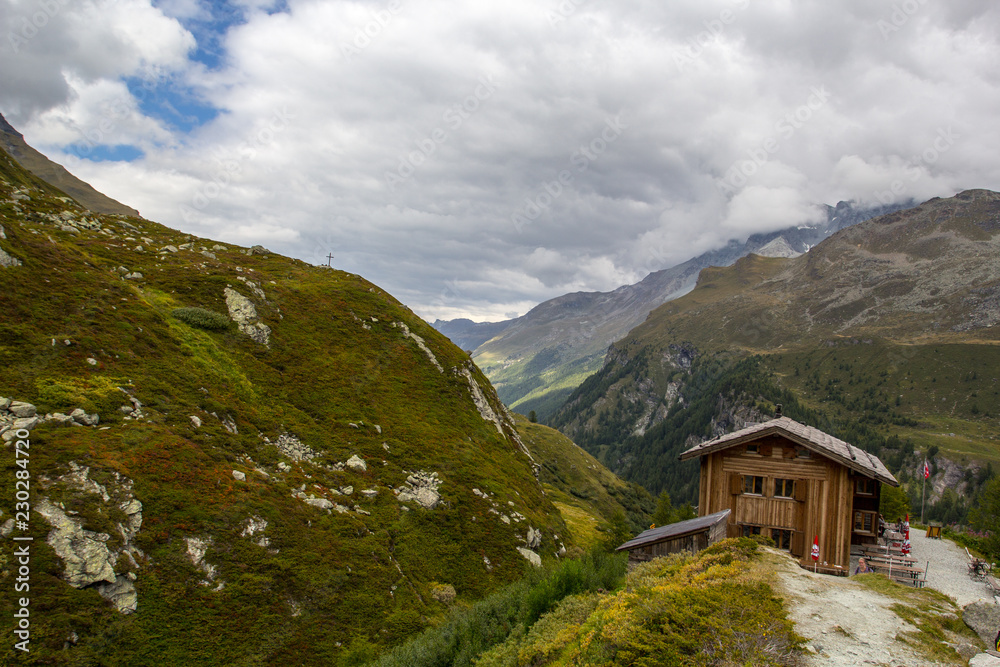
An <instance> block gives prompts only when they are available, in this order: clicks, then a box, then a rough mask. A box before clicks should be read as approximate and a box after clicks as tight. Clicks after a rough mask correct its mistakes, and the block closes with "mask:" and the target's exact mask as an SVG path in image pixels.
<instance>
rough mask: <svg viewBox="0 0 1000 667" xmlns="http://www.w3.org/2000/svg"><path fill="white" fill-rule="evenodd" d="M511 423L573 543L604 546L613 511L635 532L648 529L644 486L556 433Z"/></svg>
mask: <svg viewBox="0 0 1000 667" xmlns="http://www.w3.org/2000/svg"><path fill="white" fill-rule="evenodd" d="M515 419H516V422H517V429H518V432H519V433H520V434H521V439H522V440H523V441H524V443H525V445H527V446H528V448H529V449H530V450H531V453H532V454H533V455H534V456H535V458H536V459H538V461H539V462H541V468H540V470H539V473H540V474H539V477H538V478H539V480H540V481H541V482H542V486H543V487H544V488H545V491H546V493H547V494H548V496H549V498H550V499H551V500H552V503H553V504H554V505H555V506H556V507H557V508H558V509H559V513H560V514H561V515H562V518H563V520H564V521H565V522H566V527H567V529H568V530H569V534H570V537H571V538H572V541H573V543H574V544H576V545H578V546H579V547H581V548H583V549H588V548H591V547H594V546H597V545H598V544H600V543H601V542H603V541H604V540H605V532H606V528H607V526H608V524H610V523H611V521H612V519H613V518H614V516H615V514H616V513H617V512H622V513H624V514H625V516H626V517H627V518H628V519H629V523H630V527H631V529H632V531H633V533H635V534H638V533H640V532H642V531H643V530H645V529H646V528H647V527H648V524H649V521H650V515H651V514H652V513H653V511H654V510H655V503H654V501H653V498H652V497H651V496H650V495H649V493H648V492H647V491H646V490H645V489H644V488H642V487H641V486H638V485H637V484H629V483H627V482H624V481H622V480H621V479H620V478H619V477H618V476H616V475H615V474H614V473H612V472H611V471H610V470H608V469H607V468H605V467H604V466H603V465H602V464H601V463H600V462H598V461H597V459H595V458H594V457H593V456H591V455H590V454H588V453H587V452H586V451H584V450H583V449H581V448H580V447H578V446H577V445H576V444H575V443H574V442H573V441H572V440H570V439H569V438H567V437H566V436H565V435H563V434H562V433H560V432H559V431H557V430H555V429H553V428H549V427H548V426H543V425H542V424H533V423H531V422H529V421H528V420H527V419H526V418H524V417H523V416H521V415H515Z"/></svg>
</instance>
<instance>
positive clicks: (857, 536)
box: [681, 418, 898, 570]
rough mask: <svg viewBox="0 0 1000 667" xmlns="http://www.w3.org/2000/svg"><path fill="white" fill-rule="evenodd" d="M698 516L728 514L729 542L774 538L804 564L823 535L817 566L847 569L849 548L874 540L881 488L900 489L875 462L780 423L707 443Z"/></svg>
mask: <svg viewBox="0 0 1000 667" xmlns="http://www.w3.org/2000/svg"><path fill="white" fill-rule="evenodd" d="M694 456H698V457H700V459H701V480H700V482H701V484H700V489H699V498H698V511H699V514H701V515H707V514H713V513H716V512H719V511H721V510H726V509H728V510H730V514H729V518H728V521H727V534H728V536H729V537H737V536H740V535H750V534H760V535H764V536H767V537H771V538H772V539H773V540H774V542H775V544H777V545H778V547H779V548H782V549H785V550H787V551H789V552H790V553H791V554H792V555H793V556H795V557H796V558H799V559H800V560H801V562H802V563H803V564H811V563H812V559H811V553H810V552H811V547H812V544H813V539H814V537H815V536H819V563H820V565H822V564H824V563H827V564H828V565H829V566H830V567H833V568H837V567H840V568H843V569H844V570H846V569H847V568H848V567H849V566H850V549H851V544H865V543H873V542H875V541H876V539H877V537H878V529H879V515H878V506H879V493H880V488H881V483H883V482H884V483H889V484H892V485H894V486H896V485H898V482H896V480H895V478H894V477H893V476H892V475H891V474H890V473H889V472H888V470H886V469H885V467H884V466H883V465H882V463H881V461H879V460H878V459H877V458H876V457H874V456H871V455H869V454H867V453H866V452H863V451H861V450H859V449H858V448H856V447H853V446H852V445H849V444H847V443H844V442H843V441H840V440H837V439H835V438H832V437H831V436H829V435H827V434H825V433H822V432H820V431H817V430H816V429H812V428H810V427H806V426H803V425H802V424H798V423H797V422H793V421H792V420H790V419H788V418H779V419H776V420H772V421H771V422H766V423H765V424H759V425H755V426H753V427H750V428H747V429H744V430H743V431H737V432H736V433H732V434H729V435H727V436H723V437H722V438H716V439H715V440H714V441H709V442H707V443H702V444H701V445H699V446H697V447H694V448H692V449H690V450H688V451H687V452H685V453H684V454H682V455H681V458H682V459H686V458H693V457H694Z"/></svg>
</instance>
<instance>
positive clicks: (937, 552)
mask: <svg viewBox="0 0 1000 667" xmlns="http://www.w3.org/2000/svg"><path fill="white" fill-rule="evenodd" d="M910 543H911V545H912V547H913V548H912V555H913V557H914V558H917V559H918V560H919V564H920V566H921V567H928V570H927V585H928V586H930V587H933V588H936V589H937V590H939V591H941V592H943V593H945V594H946V595H948V596H950V597H952V598H953V599H954V600H955V602H956V603H957V604H958V605H959V606H964V605H967V604H969V603H971V602H975V601H977V600H987V601H992V600H993V596H992V595H991V594H990V592H989V589H988V588H987V587H986V584H985V583H983V582H981V581H976V580H974V579H972V578H971V577H969V575H968V567H967V565H966V563H967V561H968V558H967V557H966V554H965V550H964V549H962V548H961V547H958V546H956V545H955V544H954V543H952V542H949V541H947V540H928V539H927V538H926V535H925V533H924V531H922V530H916V529H911V530H910ZM856 562H857V558H854V559H852V564H851V571H852V572H853V571H854V566H855V565H856ZM778 572H779V580H780V581H779V582H778V586H779V587H780V588H781V589H782V590H783V591H784V593H785V598H786V600H787V602H788V607H789V617H790V618H791V620H792V621H794V622H795V630H796V632H798V633H799V634H800V635H802V636H803V637H806V638H807V640H808V646H809V650H810V652H811V655H809V656H807V658H806V661H805V664H806V665H808V666H809V667H813V666H820V665H823V666H826V667H856V666H857V665H891V666H893V667H913V666H915V665H926V664H927V662H926V661H925V660H923V659H922V658H921V657H920V656H919V655H917V654H916V653H914V652H913V651H912V650H911V649H910V648H909V647H908V646H906V645H905V644H903V643H902V642H899V641H897V640H896V636H897V634H899V633H900V632H908V631H912V630H914V629H915V628H914V627H913V626H911V625H910V624H909V623H907V622H906V621H904V620H903V619H901V618H900V617H899V616H897V615H896V614H895V613H894V612H893V611H892V610H891V609H890V606H891V605H892V604H894V603H895V602H896V600H893V599H890V598H887V597H885V596H883V595H880V594H878V593H875V592H873V591H871V590H869V589H867V588H864V587H862V586H861V585H860V584H858V583H856V582H855V581H853V580H852V579H850V578H847V577H833V576H828V575H822V574H813V573H812V572H809V571H807V570H803V569H802V568H800V567H799V566H798V565H797V564H796V563H795V562H794V561H792V560H791V559H789V558H787V557H785V558H784V559H783V560H782V561H781V562H780V564H779V568H778Z"/></svg>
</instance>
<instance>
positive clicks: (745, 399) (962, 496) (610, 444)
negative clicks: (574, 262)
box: [551, 190, 1000, 520]
mask: <svg viewBox="0 0 1000 667" xmlns="http://www.w3.org/2000/svg"><path fill="white" fill-rule="evenodd" d="M998 368H1000V194H998V193H995V192H990V191H986V190H971V191H966V192H963V193H960V194H958V195H956V196H955V197H952V198H950V199H932V200H930V201H928V202H925V203H924V204H922V205H920V206H919V207H916V208H913V209H909V210H906V211H898V212H895V213H891V214H889V215H884V216H881V217H879V218H875V219H872V220H868V221H866V222H862V223H860V224H857V225H854V226H852V227H849V228H846V229H843V230H841V231H839V232H837V233H836V234H834V235H833V236H831V237H830V238H828V239H827V240H825V241H823V242H822V243H820V244H819V245H817V246H816V247H815V248H813V249H812V250H811V251H810V252H809V253H808V254H806V255H802V256H799V257H796V258H792V259H775V258H763V257H759V256H756V255H750V256H748V257H744V258H742V259H740V260H739V261H737V262H736V263H735V264H734V265H733V266H731V267H725V268H708V269H705V270H703V271H702V272H701V275H700V277H699V279H698V285H697V287H696V288H695V289H694V290H693V291H691V292H690V293H689V294H687V295H685V296H683V297H681V298H679V299H676V300H674V301H671V302H669V303H666V304H664V305H662V306H660V307H659V308H657V309H656V310H654V311H653V312H652V313H651V314H650V316H649V318H648V319H647V320H646V321H645V322H643V323H642V324H641V325H639V326H638V327H636V328H635V329H633V330H632V331H631V332H630V334H629V335H628V336H627V337H626V338H625V339H623V340H621V341H619V342H618V343H615V344H614V345H613V346H612V348H611V350H610V351H609V353H608V358H607V361H606V363H605V365H604V367H603V368H602V369H601V371H600V372H599V373H597V374H595V375H594V376H592V377H590V378H588V379H587V380H586V381H585V382H584V383H583V384H582V385H581V386H580V387H579V388H578V389H577V390H576V391H575V392H574V394H573V395H572V396H571V397H570V399H569V400H568V401H567V402H566V404H565V405H564V406H563V407H562V408H561V409H560V410H559V411H558V412H557V413H556V414H555V415H554V416H553V418H552V420H551V423H552V424H553V425H554V426H556V427H557V428H559V429H560V430H561V431H562V432H564V433H566V434H567V435H568V436H569V437H571V438H572V439H573V440H574V441H575V442H577V443H578V444H580V446H582V447H584V448H585V449H587V450H588V451H590V452H591V453H593V454H594V455H595V456H596V457H597V458H598V460H600V461H602V462H603V463H605V465H607V466H608V467H609V468H611V469H612V471H614V472H616V473H617V474H619V475H621V476H622V477H623V478H625V479H628V480H631V481H636V482H639V483H641V484H643V485H644V486H646V488H648V489H649V490H650V491H652V492H656V491H658V490H660V489H661V488H665V489H667V490H668V491H670V492H671V495H672V496H674V497H675V498H679V499H681V500H684V499H691V498H692V497H693V496H692V494H693V493H694V492H695V491H696V488H697V479H696V478H697V476H696V475H695V474H694V470H692V469H691V468H690V466H688V467H685V465H684V464H678V462H677V461H676V456H677V454H679V452H680V451H682V449H684V448H686V447H688V446H690V445H691V444H694V443H697V442H699V441H700V440H702V439H705V438H709V437H712V436H714V435H718V434H720V433H724V432H727V431H729V430H732V429H734V428H739V427H741V426H743V425H744V424H746V423H747V422H751V421H757V420H759V419H761V418H763V417H767V416H769V415H770V414H772V413H773V410H774V406H775V404H776V403H783V404H785V412H786V414H789V416H792V418H794V419H797V420H799V421H804V422H807V423H810V424H813V425H816V426H818V427H820V428H822V429H824V430H827V431H828V432H830V433H833V434H834V435H838V437H842V438H844V439H845V440H848V441H850V442H853V443H855V444H858V445H859V446H862V447H863V448H865V449H867V450H869V451H872V452H873V453H876V454H879V455H880V457H881V458H882V459H883V461H885V462H886V464H887V465H888V466H889V467H890V470H892V472H893V473H898V474H899V477H900V479H901V480H902V481H904V482H906V481H908V480H909V479H911V478H912V477H913V475H914V472H915V471H916V467H917V462H918V460H922V457H923V456H929V458H930V460H931V462H932V469H933V475H932V484H931V485H929V493H930V501H934V502H936V501H938V500H940V501H941V503H942V505H947V506H948V507H949V508H950V509H949V510H948V511H951V510H954V511H955V513H956V514H955V515H961V514H962V512H964V510H963V509H962V508H963V507H965V508H967V507H968V494H970V493H971V492H972V491H974V490H975V488H977V485H979V484H981V483H982V482H983V480H984V479H985V478H986V477H987V476H988V473H987V472H986V471H985V470H986V469H985V465H986V463H988V462H992V463H994V464H996V463H997V462H998V461H1000V439H998V437H997V435H996V434H997V432H998V426H1000V420H998V417H1000V375H998V373H997V370H996V369H998ZM938 452H940V455H937V453H938ZM908 491H909V492H911V493H916V494H917V496H916V498H917V503H918V504H917V506H918V507H919V493H920V485H919V483H917V484H916V485H915V487H914V486H910V487H909V489H908ZM949 494H951V495H950V497H949ZM956 494H958V495H956ZM941 511H942V512H944V511H945V510H941ZM948 520H960V519H954V518H949V519H948Z"/></svg>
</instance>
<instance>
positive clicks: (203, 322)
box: [171, 308, 231, 331]
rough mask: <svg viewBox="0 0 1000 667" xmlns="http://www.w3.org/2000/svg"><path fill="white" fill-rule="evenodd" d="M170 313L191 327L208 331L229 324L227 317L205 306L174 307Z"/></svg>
mask: <svg viewBox="0 0 1000 667" xmlns="http://www.w3.org/2000/svg"><path fill="white" fill-rule="evenodd" d="M171 315H173V316H174V317H175V318H177V319H178V320H180V321H181V322H184V323H185V324H188V325H190V326H192V327H196V328H198V329H207V330H209V331H222V330H223V329H228V328H229V326H230V324H231V322H230V321H229V318H228V317H226V316H225V315H223V314H221V313H217V312H215V311H214V310H208V309H207V308H175V309H174V311H173V312H172V313H171Z"/></svg>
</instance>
